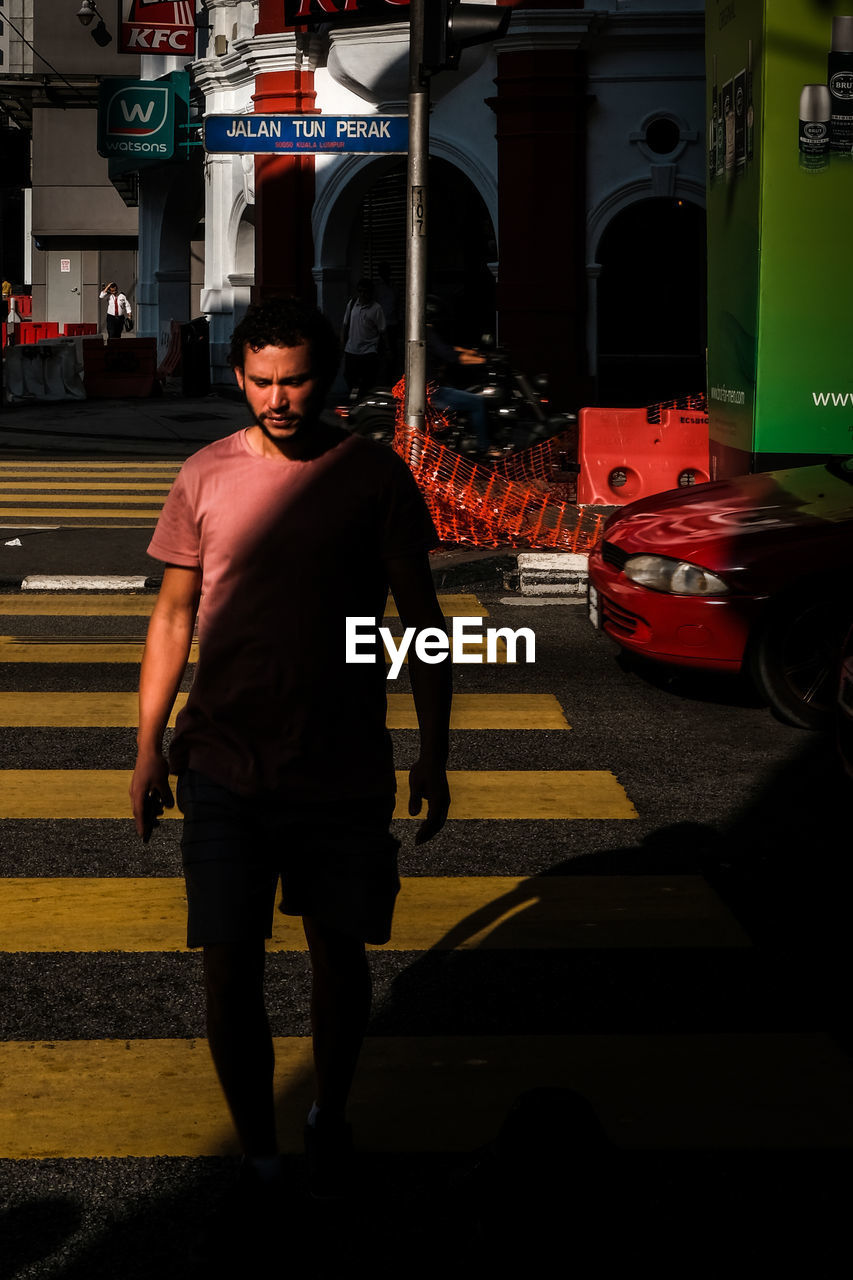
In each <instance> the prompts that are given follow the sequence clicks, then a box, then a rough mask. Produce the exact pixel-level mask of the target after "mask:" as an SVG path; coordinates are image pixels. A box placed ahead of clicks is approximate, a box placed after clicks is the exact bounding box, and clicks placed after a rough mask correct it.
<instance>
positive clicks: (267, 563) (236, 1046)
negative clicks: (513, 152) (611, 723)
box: [131, 299, 450, 1198]
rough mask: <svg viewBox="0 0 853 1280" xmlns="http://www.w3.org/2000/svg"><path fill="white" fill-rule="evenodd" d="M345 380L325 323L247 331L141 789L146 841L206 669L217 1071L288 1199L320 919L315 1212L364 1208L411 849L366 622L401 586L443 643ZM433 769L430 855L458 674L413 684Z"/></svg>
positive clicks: (296, 314) (415, 781) (151, 645)
mask: <svg viewBox="0 0 853 1280" xmlns="http://www.w3.org/2000/svg"><path fill="white" fill-rule="evenodd" d="M338 360H339V347H338V342H337V339H336V337H335V334H334V332H333V330H332V328H331V326H330V325H329V324H328V322H327V321H326V320H325V318H324V317H323V316H322V315H321V314H320V312H318V311H316V310H315V309H314V308H311V307H308V306H306V305H304V304H302V303H301V302H298V301H296V300H291V299H288V300H280V299H275V300H270V301H267V302H264V303H262V304H260V305H259V306H256V307H252V308H250V310H249V312H248V313H247V315H246V318H245V319H244V320H243V321H242V323H241V324H240V325H239V326H238V327H237V329H236V330H235V332H234V335H233V338H232V346H231V362H232V365H233V367H234V371H235V375H236V377H237V381H238V383H239V385H240V387H241V388H242V390H243V392H244V394H245V397H246V401H247V403H248V406H249V409H250V410H251V412H252V415H253V419H254V422H253V425H251V426H250V427H248V428H246V429H244V430H241V431H238V432H237V433H236V434H234V435H231V436H229V437H227V438H226V439H224V440H220V441H217V442H215V443H214V444H212V445H209V446H207V447H206V448H204V449H202V450H200V451H199V452H198V453H197V454H195V455H194V456H193V457H191V458H190V459H189V460H188V461H187V462H186V463H185V465H184V466H183V468H182V469H181V472H180V474H179V476H178V478H177V480H176V481H175V484H174V486H173V488H172V490H171V492H170V494H169V496H168V498H167V500H166V503H165V505H164V508H163V511H162V514H161V516H160V520H159V522H158V525H157V528H156V530H155V533H154V537H153V539H152V541H151V545H150V547H149V552H150V554H151V555H153V556H155V557H156V558H157V559H159V560H161V561H163V562H165V565H166V568H165V571H164V575H163V584H162V588H161V590H160V595H159V598H158V600H157V603H156V606H155V608H154V612H153V614H152V618H151V624H150V627H149V631H148V639H147V642H146V646H145V653H144V656H143V661H142V670H141V675H140V689H139V733H138V756H137V762H136V768H135V771H134V774H133V780H132V783H131V798H132V803H133V812H134V816H135V820H136V827H137V831H138V832H139V833H140V835H141V836H142V837H143V839H144V840H147V839H148V837H149V835H150V833H151V829H152V826H153V825H155V823H156V816H157V813H158V812H162V808H163V806H164V805H165V806H167V807H171V806H172V804H173V799H172V793H171V790H170V787H169V782H168V773H169V767H168V765H167V762H166V760H165V758H164V756H163V753H162V740H163V733H164V730H165V726H166V723H167V720H168V716H169V712H170V709H171V707H172V703H173V701H174V699H175V695H176V692H177V690H178V687H179V685H180V682H181V679H182V676H183V673H184V668H185V665H186V662H187V659H188V655H189V650H190V642H191V640H192V636H193V627H194V623H195V618H196V610H197V608H198V606H199V602H201V607H200V610H199V617H198V626H199V657H198V664H197V667H196V673H195V680H194V683H193V686H192V689H191V691H190V694H189V698H188V701H187V704H186V707H185V708H184V710H183V711H182V712H181V713H180V715H179V716H178V720H177V725H176V731H175V736H174V740H173V742H172V745H171V749H170V753H169V764H170V765H171V768H172V771H173V772H175V773H177V774H178V787H177V797H178V804H179V806H180V808H181V810H182V811H183V814H184V833H183V840H182V852H183V861H184V872H185V877H186V884H187V901H188V912H189V921H188V937H187V941H188V945H189V946H191V947H198V946H201V947H203V948H204V980H205V991H206V1000H207V1030H208V1039H209V1043H210V1050H211V1054H212V1057H213V1061H214V1064H215V1067H216V1070H217V1073H218V1075H219V1079H220V1082H221V1084H222V1088H223V1091H224V1093H225V1097H226V1100H227V1102H228V1106H229V1108H230V1110H231V1114H232V1117H233V1120H234V1124H235V1127H236V1130H237V1134H238V1137H239V1140H240V1144H241V1147H242V1149H243V1151H244V1153H245V1160H244V1165H243V1170H242V1173H241V1182H242V1183H243V1184H244V1186H245V1187H247V1188H248V1189H249V1191H250V1192H252V1191H253V1189H255V1190H257V1191H258V1193H259V1195H261V1196H262V1195H263V1194H264V1189H265V1188H268V1187H269V1186H270V1184H272V1183H274V1182H275V1181H276V1179H279V1178H280V1163H279V1158H278V1149H277V1145H276V1134H275V1119H274V1107H273V1044H272V1039H271V1036H270V1029H269V1025H268V1022H267V1017H266V1011H265V1006H264V1000H263V972H264V958H265V949H264V940H265V938H267V937H269V936H270V933H271V926H272V918H273V907H274V895H275V892H276V885H277V882H278V879H279V876H281V880H282V902H281V907H280V910H283V911H285V912H287V913H288V914H291V915H300V916H302V920H303V925H304V929H305V935H306V939H307V942H308V948H309V951H310V956H311V964H312V975H313V979H312V980H313V988H312V1001H311V1020H312V1032H313V1046H314V1066H315V1080H316V1101H315V1104H314V1106H313V1107H312V1110H311V1114H310V1116H309V1118H308V1123H307V1126H306V1150H307V1154H308V1158H309V1159H308V1171H309V1190H310V1191H311V1193H312V1194H313V1195H315V1196H317V1197H320V1198H326V1197H331V1196H336V1195H338V1194H341V1193H343V1192H344V1191H345V1190H346V1174H347V1167H348V1152H349V1144H350V1137H349V1128H348V1125H347V1124H346V1120H345V1107H346V1102H347V1098H348V1095H349V1091H350V1085H351V1082H352V1078H353V1074H354V1072H355V1068H356V1062H357V1059H358V1056H359V1051H360V1047H361V1041H362V1037H363V1034H364V1030H365V1027H366V1024H367V1019H368V1015H369V1008H370V976H369V971H368V966H367V960H366V956H365V949H364V944H365V942H371V943H382V942H386V941H387V940H388V938H389V936H390V928H391V916H392V911H393V906H394V899H395V896H396V893H397V891H398V888H399V880H398V877H397V849H398V842H397V841H396V840H394V839H393V838H392V836H391V835H390V833H389V829H388V827H389V821H390V818H391V815H392V812H393V809H394V794H393V793H394V785H395V784H394V770H393V759H392V752H391V743H390V738H389V735H388V732H387V730H386V727H385V668H384V663H383V661H382V655H381V650H380V654H379V659H378V661H377V662H376V663H371V662H370V661H369V660H368V661H364V660H362V661H361V662H359V663H358V664H357V665H348V664H347V663H346V661H345V652H346V645H345V631H346V625H345V620H346V618H347V617H352V616H358V617H361V618H364V617H375V618H376V619H377V622H378V621H379V619H380V618H381V616H382V614H383V612H384V608H385V600H386V594H387V589H388V587H389V586H390V588H391V590H392V591H393V594H394V598H395V601H396V604H397V608H398V612H399V615H400V619H401V622H402V624H403V626H404V627H415V628H416V629H418V630H420V629H423V628H425V627H441V628H442V629H443V627H444V622H443V618H442V615H441V612H440V609H439V606H438V602H437V600H436V597H435V592H434V589H433V584H432V577H431V573H430V568H429V563H428V558H427V550H428V548H429V547H430V546H431V545H433V544H434V542H435V532H434V529H433V527H432V523H431V521H430V519H429V515H428V513H427V510H426V507H425V505H424V503H423V500H422V498H421V496H420V493H419V492H418V490H417V486H416V485H415V483H414V480H413V478H412V476H411V473H410V472H409V471H408V469H407V467H406V466H405V464H404V463H403V462H402V461H401V459H399V458H398V457H397V456H396V455H395V454H394V453H393V451H392V450H390V449H388V448H387V447H384V446H381V445H375V444H373V443H372V442H370V441H365V440H363V439H361V438H359V437H357V436H352V435H349V434H347V433H346V432H345V431H343V430H342V429H341V428H340V427H338V426H337V425H327V424H326V423H325V422H323V421H321V419H320V417H319V413H320V410H321V408H322V406H323V402H324V398H325V395H326V393H327V392H328V389H329V388H330V387H331V384H332V382H333V380H334V377H335V374H336V370H337V365H338ZM409 671H410V678H411V685H412V692H413V696H414V701H415V706H416V710H417V715H418V721H419V726H420V739H421V750H420V756H419V758H418V760H417V761H416V763H415V764H414V765H413V767H412V769H411V772H410V775H409V785H410V800H409V812H410V813H411V814H413V815H414V814H417V813H418V812H419V810H420V807H421V803H422V800H424V799H425V800H426V801H427V804H428V812H427V816H426V818H425V819H424V820H423V821H422V823H421V824H420V826H419V828H418V831H417V834H416V837H415V840H416V843H418V842H422V841H424V840H428V839H430V838H431V837H432V836H433V835H435V833H436V832H437V831H438V830H440V828H441V827H442V826H443V824H444V821H445V819H446V817H447V812H448V806H449V793H448V788H447V778H446V773H445V763H446V758H447V746H448V723H449V711H450V671H449V666H448V664H447V663H446V662H444V663H441V664H439V665H426V664H424V663H421V662H420V661H418V660H413V661H412V662H411V663H410V666H409Z"/></svg>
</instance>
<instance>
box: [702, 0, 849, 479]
mask: <svg viewBox="0 0 853 1280" xmlns="http://www.w3.org/2000/svg"><path fill="white" fill-rule="evenodd" d="M706 53H707V59H708V69H709V73H710V74H709V90H708V92H709V93H710V92H711V87H710V85H711V80H710V77H711V76H712V75H713V71H714V68H715V69H716V80H717V83H718V84H719V85H721V86H722V94H721V96H722V99H723V106H724V107H725V105H726V104H725V100H726V94H727V91H728V93H729V95H730V110H731V118H730V130H731V132H730V134H728V135H727V136H726V138H725V142H726V144H727V145H726V149H725V163H724V166H722V168H723V173H722V175H721V174H720V168H721V166H720V164H719V159H720V157H719V156H716V157H714V163H713V164H712V163H710V158H709V166H708V174H709V182H708V410H709V420H710V431H711V455H712V457H711V466H712V475H717V476H729V475H737V474H742V473H744V472H746V471H748V470H766V469H769V468H770V467H773V466H781V465H795V464H796V463H797V462H798V461H800V462H803V463H804V462H807V461H812V460H814V459H816V458H819V457H825V456H832V455H846V454H849V453H853V360H851V354H850V353H851V352H853V308H851V307H850V305H849V301H848V298H847V292H848V288H847V285H848V281H850V279H851V278H853V235H851V232H850V206H851V201H853V0H836V2H835V3H833V0H737V4H736V5H732V4H731V3H728V0H707V4H706ZM744 69H746V70H745V71H744ZM708 109H709V113H710V115H709V118H712V116H713V104H712V103H711V102H710V101H709V102H708ZM719 114H720V107H719V104H718V115H719ZM709 136H711V135H710V134H709Z"/></svg>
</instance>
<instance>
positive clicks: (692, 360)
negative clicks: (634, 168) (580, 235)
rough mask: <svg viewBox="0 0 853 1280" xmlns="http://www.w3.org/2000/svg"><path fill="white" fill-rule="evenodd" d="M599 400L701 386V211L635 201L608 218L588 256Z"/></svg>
mask: <svg viewBox="0 0 853 1280" xmlns="http://www.w3.org/2000/svg"><path fill="white" fill-rule="evenodd" d="M596 257H597V261H598V264H599V267H600V274H599V276H598V294H597V315H598V324H597V386H596V399H597V401H598V403H599V404H612V405H629V404H634V405H642V404H652V403H654V402H655V401H658V400H669V399H672V398H674V397H676V396H680V395H689V394H693V393H696V392H701V391H703V390H704V388H705V346H706V341H707V339H706V283H705V274H706V238H705V211H704V209H701V208H700V207H699V206H698V205H695V204H692V203H691V202H690V201H688V200H681V199H677V198H658V199H649V200H639V201H637V202H636V203H634V204H632V205H629V206H628V208H627V209H623V210H622V211H621V212H620V213H618V214H616V216H615V217H614V218H613V219H612V220H611V221H610V222H609V223H608V225H607V227H606V228H605V230H604V232H603V234H602V236H601V239H600V241H599V244H598V251H597V254H596Z"/></svg>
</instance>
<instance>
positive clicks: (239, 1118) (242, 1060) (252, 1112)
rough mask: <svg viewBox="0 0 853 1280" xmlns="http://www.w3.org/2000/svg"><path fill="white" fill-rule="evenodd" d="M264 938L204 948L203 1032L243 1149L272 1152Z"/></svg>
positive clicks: (262, 1154)
mask: <svg viewBox="0 0 853 1280" xmlns="http://www.w3.org/2000/svg"><path fill="white" fill-rule="evenodd" d="M264 960H265V950H264V944H263V941H258V942H257V943H254V942H252V943H241V944H237V945H233V946H228V945H218V946H208V947H205V948H204V983H205V990H206V993H207V1038H208V1041H209V1044H210V1053H211V1056H212V1058H213V1064H214V1066H215V1067H216V1074H217V1075H218V1076H219V1082H220V1084H221V1085H222V1090H223V1092H224V1094H225V1100H226V1101H227V1103H228V1106H229V1108H230V1110H231V1115H232V1118H233V1120H234V1127H235V1128H236V1130H237V1136H238V1138H239V1139H240V1145H241V1147H242V1149H243V1151H244V1153H245V1154H246V1155H247V1156H249V1157H250V1158H252V1157H254V1158H258V1157H260V1158H264V1157H272V1156H275V1154H276V1152H277V1150H278V1144H277V1141H276V1132H275V1106H274V1099H273V1068H274V1054H273V1044H272V1036H271V1034H270V1027H269V1022H268V1020H267V1014H266V1008H265V1006H264Z"/></svg>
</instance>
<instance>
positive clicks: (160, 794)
mask: <svg viewBox="0 0 853 1280" xmlns="http://www.w3.org/2000/svg"><path fill="white" fill-rule="evenodd" d="M200 595H201V570H199V569H183V568H178V567H177V566H174V565H169V566H168V567H167V568H166V570H165V572H164V574H163V585H162V586H161V588H160V594H159V596H158V597H157V603H156V604H155V606H154V611H153V613H152V615H151V622H150V624H149V626H148V636H147V639H146V641H145V652H144V653H143V655H142V669H141V671H140V675H139V730H138V732H137V735H136V744H137V755H136V767H135V769H134V771H133V778H132V780H131V784H130V798H131V803H132V805H133V817H134V821H135V823H136V830H137V832H138V833H139V835H141V836H142V838H143V840H147V839H148V837H149V836H150V834H151V829H152V827H153V823H154V818H153V816H152V813H151V805H150V801H149V804H148V805H146V801H147V800H148V798H149V797H156V800H155V805H159V807H160V808H161V810H162V807H163V806H165V807H166V808H168V809H171V808H172V805H173V804H174V799H173V798H172V792H171V788H170V787H169V767H168V764H167V763H166V759H165V757H164V755H163V734H164V732H165V730H166V724H167V723H168V720H169V713H170V712H171V710H172V706H173V704H174V701H175V696H176V694H177V692H178V689H179V687H180V683H181V679H182V678H183V674H184V670H185V669H186V665H187V659H188V658H189V653H190V645H191V644H192V638H193V628H194V627H195V618H196V613H197V611H198V602H199V597H200Z"/></svg>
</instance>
